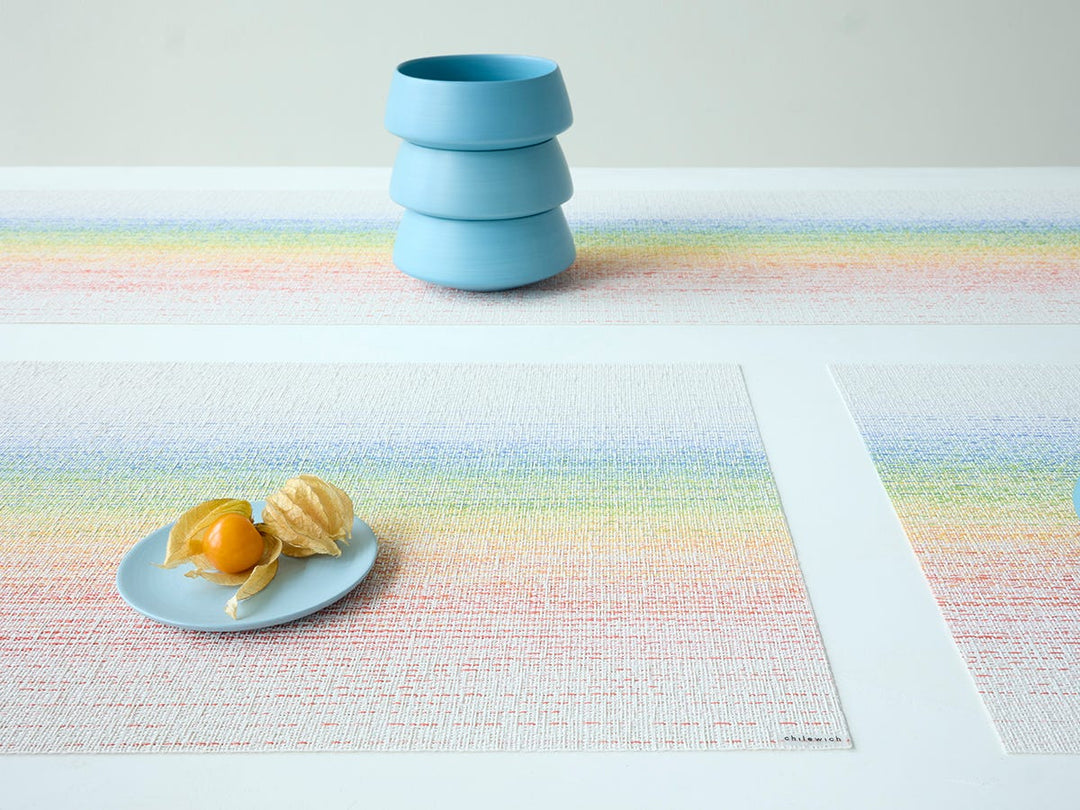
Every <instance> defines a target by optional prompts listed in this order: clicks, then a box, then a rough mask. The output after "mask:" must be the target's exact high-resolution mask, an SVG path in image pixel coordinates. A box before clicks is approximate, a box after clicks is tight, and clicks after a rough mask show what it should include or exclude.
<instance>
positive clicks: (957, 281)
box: [0, 190, 1080, 324]
mask: <svg viewBox="0 0 1080 810" xmlns="http://www.w3.org/2000/svg"><path fill="white" fill-rule="evenodd" d="M566 211H567V216H568V217H569V220H570V223H571V226H572V228H573V230H574V235H575V239H576V242H577V246H578V261H577V262H576V264H575V265H574V266H573V267H572V268H570V270H568V271H567V272H565V273H562V274H560V275H559V276H556V277H555V278H552V279H550V280H548V281H545V282H542V283H539V284H536V285H533V286H530V287H527V288H523V289H518V290H511V291H508V292H503V293H467V292H462V291H458V290H448V289H444V288H439V287H435V286H432V285H429V284H426V283H424V282H420V281H416V280H415V279H411V278H409V277H407V276H405V275H403V274H402V273H400V272H399V271H398V270H397V269H396V268H395V267H394V266H393V263H392V261H391V249H392V244H393V237H394V229H395V227H396V223H397V220H398V217H399V215H400V209H398V208H396V207H395V206H393V205H392V204H391V203H390V201H389V199H388V198H387V197H386V194H385V192H382V191H380V192H372V191H356V192H328V191H323V192H315V191H309V192H301V191H292V192H285V191H276V192H274V191H262V192H241V191H236V192H223V191H205V192H190V191H188V192H181V191H170V192H166V191H160V192H137V191H127V192H118V191H111V192H110V191H96V192H83V193H78V192H4V193H0V322H30V323H33V322H71V323H207V324H217V323H260V324H268V323H282V324H284V323H313V324H458V323H461V324H503V323H506V324H517V323H524V324H590V323H596V324H843V323H856V324H879V323H881V324H883V323H898V324H912V323H926V324H936V323H964V324H993V323H1080V218H1078V215H1077V211H1080V192H1076V191H1073V192H1068V191H1049V190H1047V191H1042V192H1039V191H1010V192H1007V191H996V192H994V191H978V192H975V191H970V192H958V191H953V192H944V191H936V192H930V191H925V192H919V191H846V192H840V191H832V192H829V191H818V192H809V191H789V192H783V193H781V192H748V191H742V192H734V191H733V192H702V191H685V192H680V193H676V192H671V191H654V192H644V191H637V192H630V191H620V192H616V191H609V192H606V193H600V192H579V193H578V194H577V195H576V196H575V198H574V199H573V200H572V201H571V202H570V203H569V204H568V205H567V207H566Z"/></svg>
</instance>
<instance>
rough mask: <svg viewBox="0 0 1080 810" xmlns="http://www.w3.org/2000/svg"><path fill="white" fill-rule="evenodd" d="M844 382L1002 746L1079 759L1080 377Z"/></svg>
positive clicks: (964, 372)
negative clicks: (1078, 505) (1079, 508)
mask: <svg viewBox="0 0 1080 810" xmlns="http://www.w3.org/2000/svg"><path fill="white" fill-rule="evenodd" d="M835 374H836V377H837V380H838V382H839V385H840V388H841V389H842V390H843V392H844V395H845V396H846V397H847V400H848V404H849V406H850V407H851V410H852V413H853V414H854V416H855V421H856V423H857V424H858V426H859V428H860V429H861V430H862V433H863V437H864V439H865V440H866V444H867V446H868V448H869V450H870V453H871V455H872V456H873V458H874V462H875V464H876V465H877V468H878V472H879V473H880V475H881V479H882V481H883V483H884V485H885V489H886V490H887V491H888V493H889V496H890V498H892V502H893V505H894V506H895V507H896V511H897V514H898V515H899V516H900V521H901V522H902V523H903V525H904V528H905V530H906V531H907V534H908V537H909V538H910V540H911V544H912V546H913V547H914V548H915V552H916V554H917V556H918V558H919V561H920V563H921V564H922V568H923V571H924V572H925V574H926V578H927V579H928V580H929V582H930V588H931V590H932V591H933V593H934V596H935V597H936V599H937V602H938V605H939V606H940V608H941V611H942V613H943V614H944V617H945V621H946V622H947V623H948V625H949V628H950V629H951V630H952V634H953V638H954V639H955V640H956V644H957V646H958V647H959V649H960V652H961V654H962V655H963V657H964V659H965V661H966V662H967V665H968V669H969V670H970V672H971V676H972V678H973V679H974V681H975V686H976V688H977V689H978V691H979V694H980V695H981V696H982V699H983V702H984V704H985V705H986V708H987V710H988V711H989V713H990V716H991V718H992V719H993V721H994V724H995V726H996V728H997V731H998V734H999V735H1000V736H1001V740H1002V743H1003V744H1004V747H1005V750H1006V751H1009V752H1017V753H1021V752H1058V753H1061V752H1068V753H1080V518H1078V517H1077V515H1076V511H1075V510H1074V508H1073V503H1072V491H1073V486H1074V484H1075V483H1076V480H1077V478H1078V477H1080V367H1067V368H1062V367H993V366H978V367H976V366H971V367H949V366H895V367H887V366H882V367H874V366H841V367H839V368H836V369H835Z"/></svg>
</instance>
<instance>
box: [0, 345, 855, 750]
mask: <svg viewBox="0 0 1080 810" xmlns="http://www.w3.org/2000/svg"><path fill="white" fill-rule="evenodd" d="M300 472H308V473H314V474H316V475H320V476H322V477H324V478H326V479H328V480H331V481H333V482H335V483H337V484H339V485H341V486H342V487H344V488H345V489H346V490H347V491H349V492H350V493H352V495H353V497H354V501H355V502H356V506H357V512H358V515H359V516H360V517H361V518H363V519H364V520H365V521H367V522H368V523H369V524H370V525H371V526H372V528H373V529H374V531H375V533H376V535H377V536H378V538H379V541H380V553H379V557H378V559H377V561H376V565H375V568H374V569H373V571H372V573H371V574H370V575H369V577H368V578H367V579H366V580H365V581H364V583H362V584H361V585H360V586H359V587H358V588H357V590H355V591H354V592H353V593H352V594H350V595H349V596H348V597H346V598H345V599H344V600H342V601H341V602H338V603H337V604H335V605H333V606H332V607H330V608H327V609H325V610H323V611H321V612H320V613H317V614H314V615H313V616H311V617H308V618H306V619H302V620H299V621H297V622H294V623H292V624H289V625H284V626H281V627H277V628H270V629H266V630H260V631H254V632H250V633H243V634H217V635H215V634H204V633H193V632H189V631H184V630H178V629H174V628H170V627H165V626H162V625H158V624H155V623H154V622H152V621H150V620H148V619H145V618H143V617H142V616H141V615H139V614H137V613H136V612H134V611H133V610H131V609H130V608H128V607H127V606H126V605H125V604H124V603H123V602H122V601H121V600H120V598H119V596H118V595H117V594H116V591H115V586H114V583H113V579H114V576H115V572H116V566H117V564H118V562H119V560H120V558H121V557H122V555H123V553H124V552H125V550H126V549H128V548H130V547H131V545H132V544H133V543H135V542H136V541H137V540H138V539H139V538H140V537H142V536H144V535H145V534H146V533H147V532H149V531H151V530H152V529H154V528H155V527H157V526H161V525H164V524H166V523H168V522H170V521H171V520H173V519H175V518H176V516H177V515H178V514H179V513H180V512H181V511H182V510H183V509H185V508H186V507H188V506H191V505H193V504H194V503H197V502H199V501H201V500H203V499H207V498H211V497H228V496H236V497H244V498H250V499H256V498H261V497H265V495H266V494H267V493H269V492H271V491H273V490H274V489H276V488H277V487H279V486H280V485H281V484H282V483H283V482H284V481H285V479H287V478H289V477H291V476H292V475H294V474H297V473H300ZM0 503H2V504H3V509H2V510H0V566H2V568H0V571H2V578H0V705H3V706H4V711H3V713H2V714H0V750H3V751H6V752H74V751H81V752H101V751H141V750H147V751H175V750H180V751H202V750H226V751H233V750H239V751H251V750H290V751H291V750H417V749H422V750H482V749H569V750H605V749H683V748H685V749H710V748H719V749H723V748H837V747H847V746H848V745H849V740H848V734H847V731H846V729H845V723H844V719H843V716H842V714H841V711H840V708H839V704H838V701H837V696H836V691H835V688H834V686H833V683H832V679H831V675H830V672H829V667H828V663H827V661H826V658H825V653H824V650H823V648H822V645H821V641H820V638H819V635H818V632H817V629H816V625H815V622H814V618H813V614H812V612H811V608H810V605H809V602H808V599H807V595H806V592H805V590H804V587H803V584H802V579H801V576H800V573H799V568H798V563H797V560H796V556H795V552H794V548H793V546H792V543H791V540H790V538H789V535H788V532H787V528H786V526H785V523H784V519H783V516H782V512H781V507H780V503H779V500H778V497H777V494H776V492H775V489H774V486H773V483H772V479H771V474H770V471H769V467H768V463H767V460H766V457H765V453H764V450H763V448H762V445H761V443H760V440H759V438H758V436H757V432H756V427H755V423H754V418H753V413H752V411H751V408H750V404H749V401H748V398H747V395H746V391H745V389H744V386H743V382H742V378H741V375H740V373H739V370H738V368H737V367H732V366H682V365H679V366H638V367H634V366H630V367H610V366H454V365H439V366H430V365H400V366H385V365H359V364H358V365H348V366H346V365H338V366H326V365H276V364H258V365H244V366H241V365H167V364H160V365H159V364H152V365H126V364H14V365H6V366H0ZM154 574H155V575H159V576H161V577H179V576H182V573H181V572H180V570H170V571H165V570H161V571H157V570H156V569H155V571H154ZM273 587H274V585H273V583H271V585H270V586H269V588H268V589H267V591H265V592H264V594H265V593H269V592H271V591H272V589H273ZM264 594H260V595H258V596H256V597H254V598H253V599H251V600H250V601H249V602H245V603H244V604H243V605H242V610H243V611H245V612H246V611H257V610H258V607H259V600H260V598H261V597H262V596H263V595H264ZM224 601H225V593H224V592H223V599H222V602H223V604H224Z"/></svg>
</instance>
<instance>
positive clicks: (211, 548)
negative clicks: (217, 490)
mask: <svg viewBox="0 0 1080 810" xmlns="http://www.w3.org/2000/svg"><path fill="white" fill-rule="evenodd" d="M263 546H264V543H263V537H262V535H261V534H259V530H258V529H256V528H255V524H253V523H252V522H251V521H250V520H249V519H248V518H246V517H244V515H240V514H236V513H235V512H233V513H230V514H227V515H223V516H222V517H220V518H218V520H217V521H216V522H215V523H214V524H213V525H212V526H211V527H210V528H209V529H208V530H207V532H206V536H205V537H204V538H203V548H202V550H203V554H205V555H206V556H207V558H208V559H209V560H210V562H211V563H213V565H214V567H215V568H216V569H217V570H218V571H221V572H222V573H225V574H239V573H240V572H242V571H247V570H248V569H249V568H253V567H254V566H255V565H256V563H258V562H259V559H260V558H261V557H262V555H263Z"/></svg>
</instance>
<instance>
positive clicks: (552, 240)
mask: <svg viewBox="0 0 1080 810" xmlns="http://www.w3.org/2000/svg"><path fill="white" fill-rule="evenodd" d="M575 255H576V252H575V249H574V238H573V236H572V235H571V233H570V226H569V225H567V223H566V217H565V216H563V212H562V208H561V207H560V208H554V209H552V210H551V211H545V212H544V213H542V214H537V215H536V216H531V217H521V218H519V219H501V220H461V219H441V218H439V217H429V216H426V215H424V214H419V213H417V212H415V211H406V212H405V214H404V216H403V217H402V219H401V225H400V226H399V227H398V232H397V238H396V239H395V241H394V264H395V265H397V267H398V269H399V270H401V271H402V272H403V273H405V274H406V275H409V276H412V277H413V278H418V279H421V280H423V281H428V282H431V283H432V284H438V285H440V286H443V287H454V288H456V289H459V290H475V291H479V292H493V291H496V290H509V289H513V288H515V287H523V286H525V285H526V284H534V283H536V282H537V281H543V280H544V279H546V278H551V277H552V276H556V275H558V274H559V273H561V272H562V271H564V270H566V269H567V268H568V267H570V265H572V264H573V263H574V258H575Z"/></svg>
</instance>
